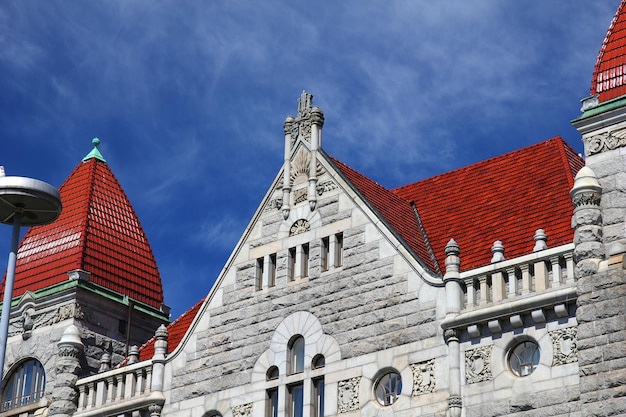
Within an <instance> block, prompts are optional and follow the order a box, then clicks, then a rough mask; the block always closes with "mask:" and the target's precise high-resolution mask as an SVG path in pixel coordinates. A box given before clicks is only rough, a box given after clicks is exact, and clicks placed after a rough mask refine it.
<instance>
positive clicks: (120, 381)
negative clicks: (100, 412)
mask: <svg viewBox="0 0 626 417" xmlns="http://www.w3.org/2000/svg"><path fill="white" fill-rule="evenodd" d="M115 379H117V387H116V388H117V389H116V390H115V401H120V400H122V399H124V375H123V374H117V375H115Z"/></svg>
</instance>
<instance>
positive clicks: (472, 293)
mask: <svg viewBox="0 0 626 417" xmlns="http://www.w3.org/2000/svg"><path fill="white" fill-rule="evenodd" d="M465 292H466V293H467V305H466V307H470V308H471V307H476V288H475V287H474V280H471V281H470V282H466V283H465Z"/></svg>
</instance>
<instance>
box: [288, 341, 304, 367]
mask: <svg viewBox="0 0 626 417" xmlns="http://www.w3.org/2000/svg"><path fill="white" fill-rule="evenodd" d="M302 371H304V337H302V336H298V337H296V338H295V339H294V340H293V342H292V344H291V373H292V374H295V373H297V372H302Z"/></svg>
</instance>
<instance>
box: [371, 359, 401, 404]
mask: <svg viewBox="0 0 626 417" xmlns="http://www.w3.org/2000/svg"><path fill="white" fill-rule="evenodd" d="M387 384H390V388H391V390H390V391H389V393H388V395H385V398H381V394H382V393H383V392H384V391H385V390H384V388H385V386H386V385H387ZM402 387H403V382H402V374H401V373H400V371H398V370H397V369H395V368H383V369H381V370H380V371H378V373H377V375H376V377H375V378H374V384H373V385H372V390H373V395H374V398H375V399H376V402H377V403H378V404H379V405H380V406H381V407H385V408H386V407H390V406H392V405H394V404H396V403H397V402H398V400H399V399H400V397H401V396H402ZM385 392H386V391H385ZM387 396H390V401H387V400H386V397H387Z"/></svg>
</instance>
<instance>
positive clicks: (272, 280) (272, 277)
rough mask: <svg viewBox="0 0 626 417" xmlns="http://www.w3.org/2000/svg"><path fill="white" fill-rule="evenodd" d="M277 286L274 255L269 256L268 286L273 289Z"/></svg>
mask: <svg viewBox="0 0 626 417" xmlns="http://www.w3.org/2000/svg"><path fill="white" fill-rule="evenodd" d="M274 285H276V254H275V253H273V254H271V255H270V256H269V265H268V271H267V286H268V287H273V286H274Z"/></svg>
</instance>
